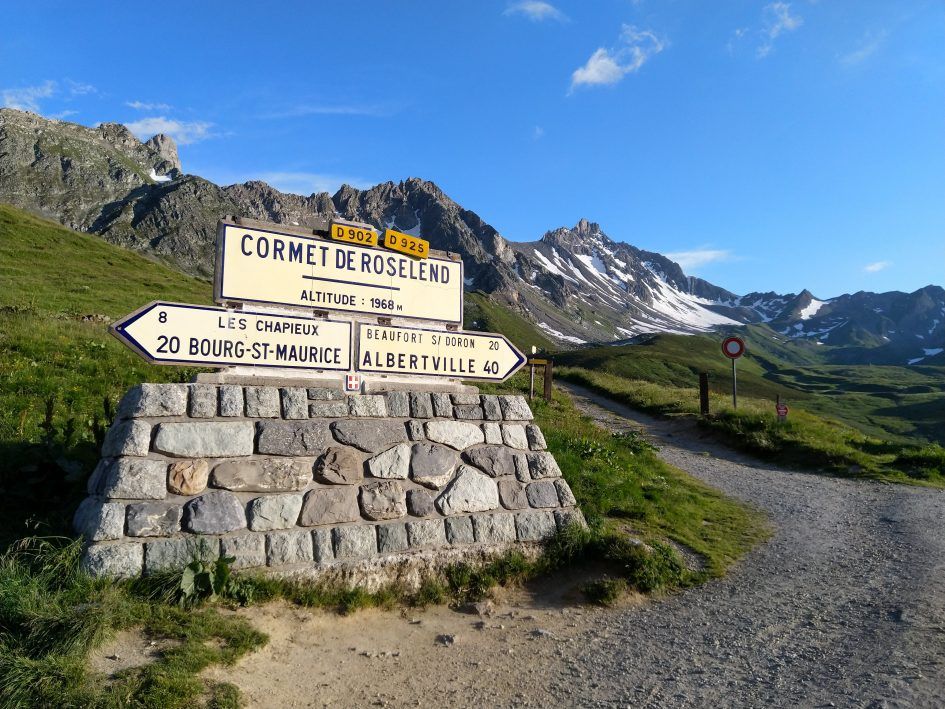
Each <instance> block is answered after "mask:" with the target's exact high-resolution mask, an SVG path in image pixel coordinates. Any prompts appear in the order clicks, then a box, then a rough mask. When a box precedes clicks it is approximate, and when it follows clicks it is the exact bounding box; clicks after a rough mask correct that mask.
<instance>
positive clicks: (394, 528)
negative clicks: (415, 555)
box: [377, 524, 410, 554]
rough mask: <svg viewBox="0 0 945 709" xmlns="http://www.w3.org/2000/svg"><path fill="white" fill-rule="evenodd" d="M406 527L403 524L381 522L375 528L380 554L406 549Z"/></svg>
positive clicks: (407, 545) (394, 552) (407, 544)
mask: <svg viewBox="0 0 945 709" xmlns="http://www.w3.org/2000/svg"><path fill="white" fill-rule="evenodd" d="M409 546H410V545H409V543H408V541H407V527H406V526H405V525H403V524H382V525H379V526H378V528H377V550H378V551H379V552H380V553H381V554H396V553H397V552H400V551H407V549H408V547H409Z"/></svg>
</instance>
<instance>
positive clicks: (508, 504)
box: [499, 480, 528, 510]
mask: <svg viewBox="0 0 945 709" xmlns="http://www.w3.org/2000/svg"><path fill="white" fill-rule="evenodd" d="M499 500H500V501H501V502H502V506H503V507H504V508H505V509H507V510H523V509H525V508H526V507H528V497H527V496H526V495H525V486H524V485H523V484H522V483H520V482H519V481H518V480H500V481H499Z"/></svg>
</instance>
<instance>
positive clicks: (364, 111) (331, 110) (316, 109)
mask: <svg viewBox="0 0 945 709" xmlns="http://www.w3.org/2000/svg"><path fill="white" fill-rule="evenodd" d="M387 115H390V111H389V110H386V109H384V108H381V107H379V106H358V105H345V104H342V105H336V106H332V105H325V104H300V105H298V106H293V107H292V108H287V109H286V110H284V111H273V112H272V113H265V114H263V115H262V116H260V118H300V117H302V116H387Z"/></svg>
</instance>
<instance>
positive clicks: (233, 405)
mask: <svg viewBox="0 0 945 709" xmlns="http://www.w3.org/2000/svg"><path fill="white" fill-rule="evenodd" d="M243 411H244V406H243V387H241V386H237V385H236V384H222V385H220V416H242V415H243Z"/></svg>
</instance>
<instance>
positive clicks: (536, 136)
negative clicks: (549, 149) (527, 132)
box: [532, 126, 545, 140]
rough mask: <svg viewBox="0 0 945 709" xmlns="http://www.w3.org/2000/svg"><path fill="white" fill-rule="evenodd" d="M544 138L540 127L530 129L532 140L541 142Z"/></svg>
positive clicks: (542, 129) (543, 132)
mask: <svg viewBox="0 0 945 709" xmlns="http://www.w3.org/2000/svg"><path fill="white" fill-rule="evenodd" d="M544 137H545V129H544V128H542V127H541V126H535V127H534V128H532V140H541V139H542V138H544Z"/></svg>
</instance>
